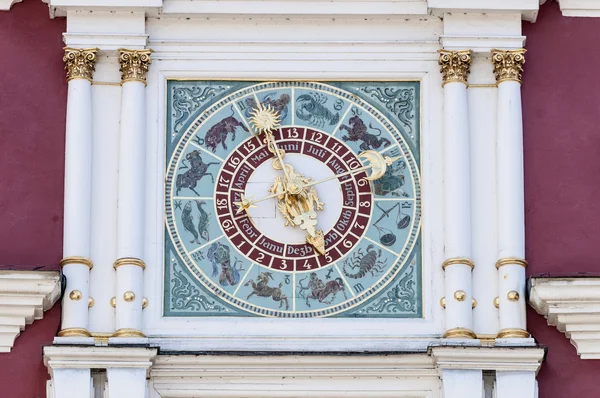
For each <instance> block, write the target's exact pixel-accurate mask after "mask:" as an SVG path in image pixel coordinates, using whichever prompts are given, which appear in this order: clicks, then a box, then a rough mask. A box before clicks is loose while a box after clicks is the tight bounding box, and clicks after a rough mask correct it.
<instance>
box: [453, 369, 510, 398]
mask: <svg viewBox="0 0 600 398" xmlns="http://www.w3.org/2000/svg"><path fill="white" fill-rule="evenodd" d="M441 374H442V388H443V390H444V398H466V397H469V398H481V397H483V376H482V372H481V370H478V369H473V370H471V369H468V370H465V369H442V371H441ZM498 398H500V397H498Z"/></svg>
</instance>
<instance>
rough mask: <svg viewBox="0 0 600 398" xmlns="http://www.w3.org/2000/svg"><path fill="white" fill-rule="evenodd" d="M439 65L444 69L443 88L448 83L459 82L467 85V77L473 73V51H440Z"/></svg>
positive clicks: (442, 70)
mask: <svg viewBox="0 0 600 398" xmlns="http://www.w3.org/2000/svg"><path fill="white" fill-rule="evenodd" d="M439 53H440V59H439V61H438V63H439V65H440V66H441V67H442V68H441V70H440V72H442V86H443V85H444V84H446V83H451V82H459V83H464V84H467V76H469V72H471V62H472V59H471V53H472V51H471V50H463V51H449V50H440V51H439Z"/></svg>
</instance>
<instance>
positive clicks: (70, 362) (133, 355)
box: [44, 345, 156, 398]
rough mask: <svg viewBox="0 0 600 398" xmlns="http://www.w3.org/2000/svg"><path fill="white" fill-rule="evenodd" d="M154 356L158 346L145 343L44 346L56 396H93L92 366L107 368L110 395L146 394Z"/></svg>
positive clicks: (137, 397)
mask: <svg viewBox="0 0 600 398" xmlns="http://www.w3.org/2000/svg"><path fill="white" fill-rule="evenodd" d="M155 357H156V349H151V348H146V347H94V346H87V347H86V346H67V345H54V346H48V347H44V363H45V364H46V366H47V367H48V371H49V373H50V375H51V376H52V385H53V387H54V398H87V397H90V394H91V391H93V387H94V386H93V385H92V378H91V377H90V369H99V370H103V369H106V370H107V377H108V391H109V395H108V396H109V397H110V398H125V397H127V398H144V397H145V396H146V395H145V393H146V377H147V374H148V370H149V369H150V367H151V366H152V363H153V361H154V358H155ZM99 381H100V382H104V379H103V378H99ZM111 384H112V385H111ZM100 390H102V389H101V388H100Z"/></svg>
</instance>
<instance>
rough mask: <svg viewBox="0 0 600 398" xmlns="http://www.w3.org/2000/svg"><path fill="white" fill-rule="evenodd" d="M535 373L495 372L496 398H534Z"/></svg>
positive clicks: (535, 393) (535, 391)
mask: <svg viewBox="0 0 600 398" xmlns="http://www.w3.org/2000/svg"><path fill="white" fill-rule="evenodd" d="M536 397H537V385H536V381H535V372H531V371H530V372H506V371H502V372H496V398H536Z"/></svg>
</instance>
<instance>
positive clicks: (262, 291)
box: [244, 272, 290, 310]
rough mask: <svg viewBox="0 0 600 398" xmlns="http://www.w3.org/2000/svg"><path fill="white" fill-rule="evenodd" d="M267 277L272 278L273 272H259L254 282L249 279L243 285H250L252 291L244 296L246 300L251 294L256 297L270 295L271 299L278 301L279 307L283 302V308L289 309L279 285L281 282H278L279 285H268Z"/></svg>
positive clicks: (286, 299)
mask: <svg viewBox="0 0 600 398" xmlns="http://www.w3.org/2000/svg"><path fill="white" fill-rule="evenodd" d="M269 279H271V280H273V274H272V273H271V272H261V273H260V274H258V276H257V277H256V282H254V280H252V279H250V280H249V281H248V282H246V284H245V285H244V286H248V285H252V293H250V294H249V295H248V297H246V300H248V299H249V298H250V297H252V296H253V295H255V294H256V295H257V296H258V297H271V299H273V301H279V302H280V303H279V308H281V306H282V305H283V303H284V302H285V309H286V310H289V309H290V306H289V304H288V298H287V296H286V295H285V294H283V292H282V291H281V287H282V286H283V282H281V283H280V284H279V287H272V286H269Z"/></svg>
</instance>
